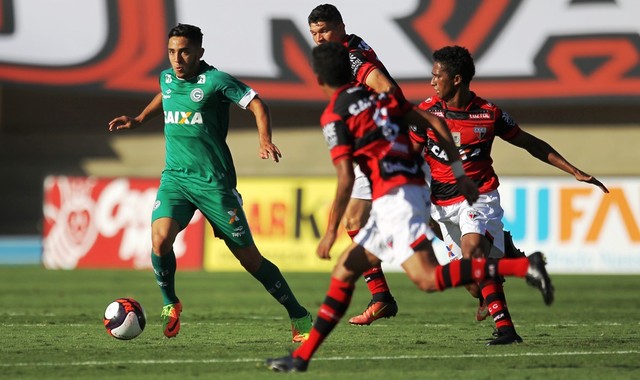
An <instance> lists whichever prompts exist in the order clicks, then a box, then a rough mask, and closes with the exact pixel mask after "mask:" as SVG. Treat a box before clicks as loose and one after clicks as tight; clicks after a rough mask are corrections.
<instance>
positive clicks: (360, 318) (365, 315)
mask: <svg viewBox="0 0 640 380" xmlns="http://www.w3.org/2000/svg"><path fill="white" fill-rule="evenodd" d="M396 314H398V304H397V303H396V301H391V302H383V301H373V300H371V302H369V305H368V306H367V308H366V309H365V311H363V312H362V314H360V315H356V316H355V317H352V318H351V319H349V323H351V324H352V325H359V326H369V325H370V324H371V323H372V322H373V321H375V320H378V319H380V318H391V317H395V316H396Z"/></svg>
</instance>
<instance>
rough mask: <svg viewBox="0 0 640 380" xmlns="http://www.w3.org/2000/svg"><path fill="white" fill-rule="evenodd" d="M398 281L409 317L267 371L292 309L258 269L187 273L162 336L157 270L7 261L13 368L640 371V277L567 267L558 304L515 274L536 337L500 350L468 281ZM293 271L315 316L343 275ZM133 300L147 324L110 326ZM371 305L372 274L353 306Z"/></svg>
mask: <svg viewBox="0 0 640 380" xmlns="http://www.w3.org/2000/svg"><path fill="white" fill-rule="evenodd" d="M388 276H389V283H390V285H391V286H392V289H393V291H394V295H395V296H396V299H397V300H398V303H399V307H400V312H399V314H398V316H397V317H396V318H392V319H388V320H382V321H378V322H376V323H374V324H373V325H371V326H369V327H355V326H350V325H348V323H346V322H345V321H343V322H342V323H341V324H340V325H338V327H337V328H336V329H335V330H334V332H333V334H332V335H331V336H330V337H329V338H328V339H327V341H326V342H325V344H324V345H323V346H322V347H321V348H320V350H319V351H318V352H317V354H316V358H315V359H314V361H313V362H312V363H311V365H310V367H309V372H307V373H304V374H292V375H285V374H278V373H271V372H269V371H267V369H266V368H265V367H263V365H262V361H263V360H264V359H265V358H267V357H275V356H282V355H284V354H286V352H287V349H290V348H292V347H293V345H292V344H291V343H290V338H291V336H290V325H289V322H288V319H287V318H286V313H285V311H284V309H282V308H281V306H280V305H279V304H277V303H276V302H275V301H274V300H273V299H271V298H270V297H269V296H268V295H267V294H266V292H265V291H264V289H262V287H261V286H260V285H259V284H258V283H257V282H256V281H255V280H254V279H253V278H252V277H251V276H249V275H248V274H246V273H206V272H180V273H179V274H178V290H179V295H180V297H181V299H182V301H183V304H184V312H183V314H182V318H181V320H182V323H183V325H182V330H181V332H180V335H179V336H178V338H176V339H164V338H163V337H162V332H161V327H160V321H159V314H160V309H161V298H160V294H159V292H158V290H157V288H156V284H155V280H154V278H153V275H152V273H150V272H144V271H142V272H140V271H87V270H76V271H47V270H44V269H41V268H39V267H21V266H14V267H0V284H1V285H2V289H1V290H2V293H0V305H1V306H2V308H1V309H0V316H1V317H2V318H1V322H0V378H2V379H52V378H69V379H114V378H132V379H159V378H163V377H164V378H175V379H189V378H211V379H253V378H256V379H257V378H261V379H262V378H282V377H283V376H287V377H291V376H300V377H302V378H305V379H346V378H350V379H357V378H376V379H398V378H405V379H412V378H427V379H474V380H477V379H492V380H493V379H512V378H513V379H545V380H549V379H567V378H573V379H576V380H577V379H607V380H608V379H631V378H640V276H559V275H556V276H553V280H554V284H555V287H556V302H555V304H554V305H553V306H552V307H546V306H544V304H543V303H542V297H541V295H540V294H539V293H538V291H537V290H535V289H532V288H530V287H527V286H526V285H525V284H524V281H523V280H520V279H509V280H508V281H507V283H506V285H505V287H506V290H507V297H508V300H509V306H510V309H511V313H512V316H513V318H514V320H515V323H516V327H517V328H518V332H519V333H520V335H521V336H522V337H523V339H524V343H523V344H519V345H512V346H506V347H486V346H485V343H486V342H487V340H488V338H490V337H491V332H492V331H493V330H492V323H491V322H490V321H488V320H487V321H485V322H481V323H478V322H475V319H474V313H475V306H476V302H475V300H473V299H472V298H471V297H470V296H469V295H468V294H467V292H466V291H465V290H464V289H453V290H448V291H446V292H444V293H437V294H425V293H422V292H420V291H418V290H417V289H416V288H415V287H414V285H413V284H411V283H410V282H409V280H408V279H407V278H406V276H404V274H401V273H391V274H389V275H388ZM286 277H287V279H288V281H289V283H290V285H291V287H292V288H293V289H294V291H295V292H296V294H297V297H298V298H299V299H300V300H301V301H302V302H303V303H304V304H305V305H307V306H308V307H309V308H310V309H311V310H312V314H314V315H315V313H316V311H317V308H318V306H319V304H320V302H322V300H323V299H324V294H325V291H326V289H327V285H328V280H329V275H328V274H327V273H321V274H316V273H312V274H308V273H305V274H301V273H288V274H286ZM125 296H126V297H133V298H135V299H137V300H138V301H140V303H141V304H142V305H143V306H144V307H145V309H146V312H147V319H148V323H147V327H146V329H145V331H144V332H143V334H142V335H141V336H140V337H138V338H136V339H134V340H131V341H119V340H116V339H114V338H112V337H110V336H109V335H107V333H106V332H105V330H104V327H103V325H102V320H101V318H102V313H103V311H104V308H105V307H106V306H107V304H108V303H109V302H110V301H112V300H113V299H115V298H117V297H125ZM367 302H368V292H367V291H366V290H365V286H364V283H363V282H362V281H361V282H359V283H358V289H357V291H356V292H355V295H354V299H353V302H352V305H351V308H350V310H349V311H348V313H347V314H348V315H351V314H354V313H357V312H360V311H361V310H362V309H363V308H364V307H365V306H366V304H367Z"/></svg>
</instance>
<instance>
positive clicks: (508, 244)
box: [504, 231, 527, 259]
mask: <svg viewBox="0 0 640 380" xmlns="http://www.w3.org/2000/svg"><path fill="white" fill-rule="evenodd" d="M504 257H506V258H507V259H518V258H520V257H527V255H525V253H524V252H522V251H521V250H519V249H518V247H516V245H515V244H513V236H511V232H509V231H504Z"/></svg>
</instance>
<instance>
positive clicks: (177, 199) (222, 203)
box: [151, 177, 254, 247]
mask: <svg viewBox="0 0 640 380" xmlns="http://www.w3.org/2000/svg"><path fill="white" fill-rule="evenodd" d="M196 210H200V212H201V213H202V214H203V215H204V217H205V218H206V219H207V220H208V221H209V223H210V224H211V227H212V228H213V232H214V234H215V236H216V237H218V238H220V239H223V240H224V241H225V243H226V244H227V246H229V247H247V246H250V245H253V244H254V242H253V236H252V235H251V230H250V228H249V223H248V221H247V218H246V217H245V214H244V210H243V209H242V197H241V196H240V194H239V193H238V192H237V191H236V189H200V188H198V187H196V186H189V183H188V182H187V183H178V182H177V181H174V180H170V179H167V178H165V177H163V179H162V181H161V182H160V187H159V188H158V194H157V195H156V201H155V203H154V204H153V212H152V214H151V221H152V222H153V221H155V220H156V219H159V218H171V219H173V220H175V221H176V222H178V225H179V226H180V230H183V229H184V228H185V227H186V226H187V225H188V224H189V221H190V220H191V218H192V217H193V214H194V213H195V211H196Z"/></svg>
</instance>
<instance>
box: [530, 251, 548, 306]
mask: <svg viewBox="0 0 640 380" xmlns="http://www.w3.org/2000/svg"><path fill="white" fill-rule="evenodd" d="M527 258H528V259H529V270H528V271H527V276H526V279H527V284H529V285H531V286H533V287H535V288H538V289H539V290H540V292H541V293H542V298H543V299H544V303H545V304H546V305H551V304H552V303H553V291H554V289H553V285H551V279H550V278H549V274H548V273H547V269H546V268H545V265H546V264H547V263H546V262H545V259H544V255H543V254H542V252H534V253H532V254H530V255H529V256H528V257H527Z"/></svg>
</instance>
